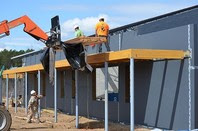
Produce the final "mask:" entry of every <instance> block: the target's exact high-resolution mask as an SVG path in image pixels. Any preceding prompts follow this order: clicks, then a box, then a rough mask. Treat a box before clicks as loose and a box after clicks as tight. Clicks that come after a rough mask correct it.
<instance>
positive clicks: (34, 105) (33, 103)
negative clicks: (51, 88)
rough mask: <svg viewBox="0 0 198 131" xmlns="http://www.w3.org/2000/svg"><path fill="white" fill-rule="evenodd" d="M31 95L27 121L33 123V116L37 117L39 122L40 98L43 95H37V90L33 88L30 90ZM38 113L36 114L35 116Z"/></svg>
mask: <svg viewBox="0 0 198 131" xmlns="http://www.w3.org/2000/svg"><path fill="white" fill-rule="evenodd" d="M30 94H31V97H30V100H29V103H28V110H29V113H28V118H27V123H31V119H32V117H36V119H37V122H38V123H39V122H40V120H39V116H38V100H39V99H41V98H42V97H43V96H42V95H37V94H36V91H34V90H32V91H31V92H30ZM35 115H36V116H35Z"/></svg>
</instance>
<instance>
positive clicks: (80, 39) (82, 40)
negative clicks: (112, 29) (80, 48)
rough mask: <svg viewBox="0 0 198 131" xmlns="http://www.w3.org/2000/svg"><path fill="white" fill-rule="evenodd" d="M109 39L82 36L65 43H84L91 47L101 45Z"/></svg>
mask: <svg viewBox="0 0 198 131" xmlns="http://www.w3.org/2000/svg"><path fill="white" fill-rule="evenodd" d="M106 41H107V39H106V38H105V37H86V36H81V37H78V38H74V39H70V40H67V41H64V43H65V44H79V43H82V44H83V45H90V44H100V43H104V42H106Z"/></svg>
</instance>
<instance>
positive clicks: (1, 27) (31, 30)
mask: <svg viewBox="0 0 198 131" xmlns="http://www.w3.org/2000/svg"><path fill="white" fill-rule="evenodd" d="M22 24H24V29H23V30H24V32H26V33H28V34H29V35H31V36H32V37H34V38H35V39H36V40H44V41H47V40H48V35H47V34H46V33H45V32H44V31H43V30H42V29H41V28H39V27H38V26H37V25H36V24H35V23H34V22H33V21H32V20H31V19H30V18H29V17H28V16H26V15H24V16H22V17H19V18H17V19H15V20H12V21H10V22H8V21H7V20H4V21H2V22H0V35H2V34H3V35H9V34H10V29H12V28H14V27H17V26H19V25H22Z"/></svg>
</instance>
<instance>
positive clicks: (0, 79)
mask: <svg viewBox="0 0 198 131" xmlns="http://www.w3.org/2000/svg"><path fill="white" fill-rule="evenodd" d="M2 79H3V78H0V103H2V89H3V84H2V82H3V80H2Z"/></svg>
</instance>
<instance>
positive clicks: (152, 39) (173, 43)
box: [122, 26, 188, 50]
mask: <svg viewBox="0 0 198 131" xmlns="http://www.w3.org/2000/svg"><path fill="white" fill-rule="evenodd" d="M187 34H188V28H187V26H183V27H178V28H173V29H169V30H164V31H159V32H154V33H149V34H145V35H136V32H135V31H130V32H125V33H124V34H123V47H122V49H129V48H140V49H175V50H186V49H187V42H188V35H187Z"/></svg>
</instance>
